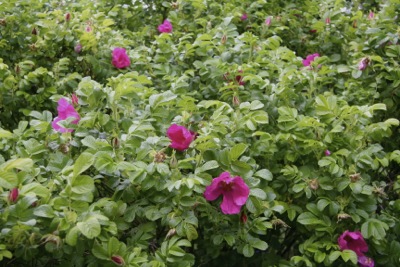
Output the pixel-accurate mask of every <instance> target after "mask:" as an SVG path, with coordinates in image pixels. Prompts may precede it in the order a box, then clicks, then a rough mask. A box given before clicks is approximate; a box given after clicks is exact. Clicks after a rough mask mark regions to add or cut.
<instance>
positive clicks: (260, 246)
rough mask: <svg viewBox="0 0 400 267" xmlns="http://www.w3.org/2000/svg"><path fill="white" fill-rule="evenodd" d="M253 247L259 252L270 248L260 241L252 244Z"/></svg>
mask: <svg viewBox="0 0 400 267" xmlns="http://www.w3.org/2000/svg"><path fill="white" fill-rule="evenodd" d="M251 245H252V246H253V248H256V249H259V250H266V249H267V248H268V244H267V242H265V241H262V240H260V239H258V240H256V241H255V242H252V243H251Z"/></svg>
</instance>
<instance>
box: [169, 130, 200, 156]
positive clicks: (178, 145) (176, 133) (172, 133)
mask: <svg viewBox="0 0 400 267" xmlns="http://www.w3.org/2000/svg"><path fill="white" fill-rule="evenodd" d="M167 135H168V137H169V139H171V142H172V143H171V145H170V146H171V147H172V148H174V149H176V150H179V151H183V150H186V149H188V147H189V145H190V143H192V141H193V140H194V138H195V137H196V134H195V133H194V132H192V131H189V130H188V129H186V128H185V127H184V126H180V125H177V124H172V125H171V126H170V127H169V128H168V130H167Z"/></svg>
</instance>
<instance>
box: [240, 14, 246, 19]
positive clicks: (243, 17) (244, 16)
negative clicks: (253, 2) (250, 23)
mask: <svg viewBox="0 0 400 267" xmlns="http://www.w3.org/2000/svg"><path fill="white" fill-rule="evenodd" d="M240 19H241V20H242V21H243V20H247V14H246V13H243V15H242V16H241V17H240Z"/></svg>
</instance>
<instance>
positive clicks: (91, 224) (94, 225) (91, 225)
mask: <svg viewBox="0 0 400 267" xmlns="http://www.w3.org/2000/svg"><path fill="white" fill-rule="evenodd" d="M76 226H77V227H78V229H79V230H80V231H81V233H82V234H83V235H84V236H86V237H87V238H89V239H93V238H95V237H97V236H99V235H100V232H101V227H100V223H99V221H98V220H97V219H96V218H94V217H89V218H88V219H87V220H86V221H83V222H78V223H77V224H76Z"/></svg>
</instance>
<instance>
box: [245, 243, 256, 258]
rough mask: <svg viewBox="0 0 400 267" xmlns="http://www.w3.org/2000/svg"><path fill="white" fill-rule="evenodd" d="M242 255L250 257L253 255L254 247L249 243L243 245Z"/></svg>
mask: <svg viewBox="0 0 400 267" xmlns="http://www.w3.org/2000/svg"><path fill="white" fill-rule="evenodd" d="M243 255H244V256H245V257H247V258H250V257H252V256H253V255H254V248H253V247H252V246H250V245H249V244H246V245H244V247H243Z"/></svg>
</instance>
